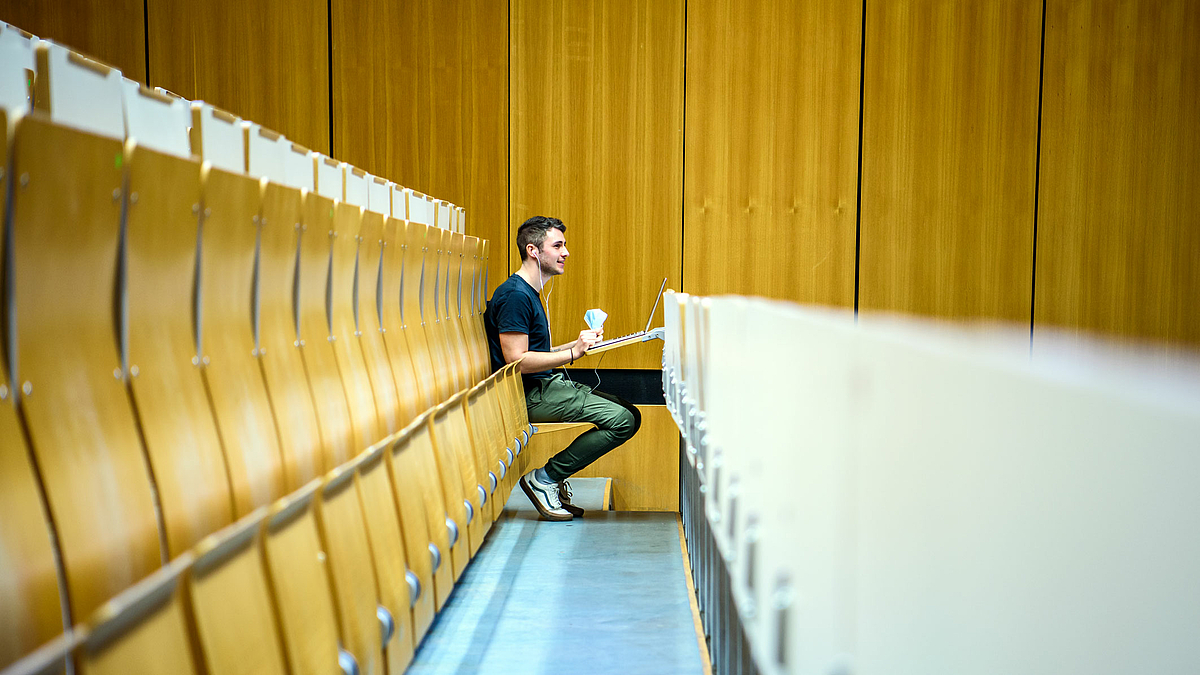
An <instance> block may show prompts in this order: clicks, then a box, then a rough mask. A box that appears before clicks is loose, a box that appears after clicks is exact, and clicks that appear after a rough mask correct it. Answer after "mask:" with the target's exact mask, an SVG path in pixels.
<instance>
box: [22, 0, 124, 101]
mask: <svg viewBox="0 0 1200 675" xmlns="http://www.w3.org/2000/svg"><path fill="white" fill-rule="evenodd" d="M143 8H144V4H143V0H5V2H3V3H2V4H0V21H4V22H5V23H9V24H12V25H14V26H16V27H18V28H21V29H22V30H25V31H28V32H30V33H33V34H34V35H37V36H38V37H42V38H46V39H48V40H54V41H56V42H59V43H61V44H64V45H66V46H68V47H71V48H72V49H75V50H78V51H80V52H83V53H84V54H87V55H88V56H91V57H94V58H96V59H97V60H99V61H102V62H104V63H107V64H108V65H110V66H114V67H116V68H118V69H120V70H121V72H122V73H124V74H125V77H128V78H130V79H132V80H137V81H139V82H145V81H146V23H145V14H144V11H143Z"/></svg>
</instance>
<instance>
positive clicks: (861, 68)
mask: <svg viewBox="0 0 1200 675" xmlns="http://www.w3.org/2000/svg"><path fill="white" fill-rule="evenodd" d="M858 23H859V28H860V30H861V35H862V38H861V41H860V43H859V50H858V189H857V195H856V202H857V204H856V205H855V216H854V320H855V321H858V280H859V268H860V258H859V256H860V253H861V250H862V182H863V117H864V116H865V114H866V112H865V111H866V79H867V0H863V2H862V10H861V14H860V16H859V22H858Z"/></svg>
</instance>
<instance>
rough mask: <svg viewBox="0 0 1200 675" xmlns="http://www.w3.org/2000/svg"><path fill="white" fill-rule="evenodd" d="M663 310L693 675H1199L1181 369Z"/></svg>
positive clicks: (1194, 439) (918, 327)
mask: <svg viewBox="0 0 1200 675" xmlns="http://www.w3.org/2000/svg"><path fill="white" fill-rule="evenodd" d="M663 302H664V307H665V313H664V322H665V333H666V338H665V340H666V342H665V344H664V348H663V349H664V352H663V390H664V393H665V396H666V401H667V406H668V408H669V409H670V411H671V413H672V415H673V416H674V418H675V420H676V423H677V424H678V426H679V429H680V432H681V435H682V437H683V442H682V443H681V450H680V455H681V457H680V483H681V486H680V497H681V512H682V518H683V523H684V532H685V540H686V544H687V548H688V550H689V554H690V560H691V562H692V571H693V578H694V581H695V585H696V590H697V597H698V603H699V605H700V609H701V611H702V624H703V629H704V631H705V633H706V635H707V637H708V640H709V641H710V645H711V652H712V658H713V666H714V671H715V672H718V673H764V674H777V673H996V674H1001V673H1034V672H1036V673H1130V672H1146V673H1195V672H1200V642H1197V640H1196V636H1197V635H1200V575H1198V574H1197V573H1196V571H1197V570H1200V490H1197V489H1196V477H1197V476H1200V440H1198V439H1200V361H1198V360H1197V359H1196V358H1195V355H1188V354H1175V355H1164V354H1163V353H1161V352H1158V353H1155V352H1148V351H1147V352H1139V351H1136V350H1133V349H1130V348H1119V349H1118V348H1117V347H1115V346H1113V345H1106V344H1102V343H1098V342H1096V341H1091V340H1087V339H1079V338H1076V337H1069V336H1050V335H1047V336H1044V337H1041V338H1039V341H1038V342H1037V344H1036V345H1035V347H1036V349H1035V350H1034V351H1033V353H1032V354H1031V352H1030V347H1029V344H1030V343H1029V332H1028V330H1027V329H1025V330H1013V331H1011V332H1009V331H1007V330H1004V329H998V328H997V329H991V330H986V331H984V330H975V329H964V328H963V327H961V326H951V325H946V324H934V323H929V322H922V321H918V320H915V319H912V318H897V317H873V316H869V315H860V316H858V317H857V319H856V317H855V316H854V314H853V313H851V312H839V311H833V310H828V309H816V308H805V307H799V306H796V305H791V304H787V303H781V302H771V301H766V300H761V299H752V298H737V297H716V298H703V297H695V296H688V295H686V294H682V293H668V294H666V295H664V298H663ZM763 355H774V356H773V357H769V358H770V363H769V366H768V364H767V363H766V362H765V361H763ZM767 367H769V368H770V371H771V372H770V375H769V376H767V377H764V372H763V371H764V369H766V368H767Z"/></svg>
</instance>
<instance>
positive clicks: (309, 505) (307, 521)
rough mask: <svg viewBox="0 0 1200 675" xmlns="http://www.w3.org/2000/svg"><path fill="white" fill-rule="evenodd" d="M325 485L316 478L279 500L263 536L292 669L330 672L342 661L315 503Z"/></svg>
mask: <svg viewBox="0 0 1200 675" xmlns="http://www.w3.org/2000/svg"><path fill="white" fill-rule="evenodd" d="M320 487H321V481H320V480H319V479H318V480H313V481H312V482H310V483H309V484H308V485H305V486H304V487H302V488H301V489H299V490H297V491H296V492H294V493H292V494H290V495H288V496H287V497H285V498H283V499H281V500H279V501H278V502H275V504H273V505H272V506H271V511H270V514H269V515H268V516H267V520H266V533H265V536H264V540H263V548H264V553H265V560H266V569H267V578H268V580H269V581H270V585H271V590H272V597H274V599H275V606H276V607H277V608H278V611H279V629H280V633H281V635H282V637H283V649H284V653H285V654H286V656H287V662H288V666H289V667H290V668H291V672H292V675H301V674H303V675H319V674H321V673H330V672H333V671H334V669H335V668H336V667H337V664H338V641H339V634H338V623H337V614H336V612H335V610H334V602H333V589H332V588H331V587H330V585H329V574H328V571H327V569H326V565H325V562H324V561H325V553H324V551H323V550H322V548H321V538H320V535H319V534H318V533H317V517H316V512H315V507H314V505H313V500H314V499H315V497H316V494H317V490H319V489H320Z"/></svg>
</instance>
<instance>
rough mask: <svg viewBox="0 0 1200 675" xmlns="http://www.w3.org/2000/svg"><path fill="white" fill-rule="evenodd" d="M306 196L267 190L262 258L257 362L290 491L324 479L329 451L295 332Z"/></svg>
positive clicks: (290, 190)
mask: <svg viewBox="0 0 1200 675" xmlns="http://www.w3.org/2000/svg"><path fill="white" fill-rule="evenodd" d="M303 208H304V194H303V193H301V192H300V191H299V190H297V189H295V188H291V187H286V186H284V185H279V184H277V183H274V182H270V183H267V182H264V184H263V207H262V220H261V226H262V232H261V236H260V245H259V246H260V252H259V272H258V283H259V296H258V297H259V332H258V344H259V347H258V362H259V365H260V366H261V368H262V373H263V380H264V381H265V382H266V384H267V392H268V393H270V395H271V396H270V399H271V408H272V410H273V411H274V413H275V419H276V421H277V422H278V428H279V445H280V448H281V450H282V455H283V476H284V481H285V483H286V484H287V488H288V489H289V490H295V489H298V488H299V487H300V486H302V485H305V484H306V483H308V482H309V481H311V480H313V479H314V478H317V477H319V476H321V475H322V474H323V473H324V472H325V469H326V468H327V467H326V465H325V461H326V450H325V446H324V443H323V442H322V441H323V436H322V435H321V429H320V426H319V425H318V423H317V409H316V406H315V405H314V403H313V397H312V392H311V390H310V389H309V386H308V376H307V375H306V374H305V371H304V358H303V357H302V356H301V353H300V338H299V334H298V333H297V331H296V311H295V284H296V275H297V273H298V271H299V270H298V262H299V256H298V252H299V246H300V236H301V232H300V216H301V213H302V212H303Z"/></svg>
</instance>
